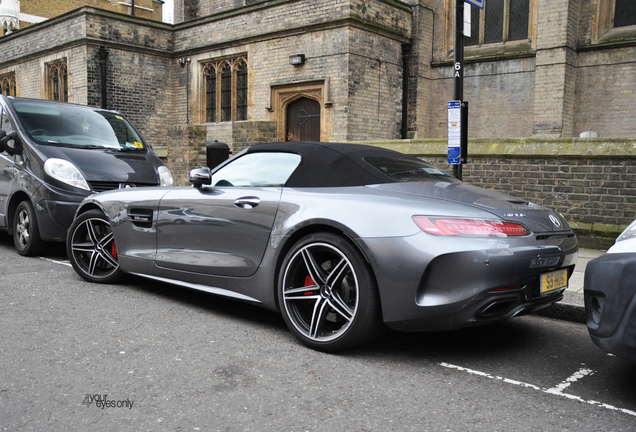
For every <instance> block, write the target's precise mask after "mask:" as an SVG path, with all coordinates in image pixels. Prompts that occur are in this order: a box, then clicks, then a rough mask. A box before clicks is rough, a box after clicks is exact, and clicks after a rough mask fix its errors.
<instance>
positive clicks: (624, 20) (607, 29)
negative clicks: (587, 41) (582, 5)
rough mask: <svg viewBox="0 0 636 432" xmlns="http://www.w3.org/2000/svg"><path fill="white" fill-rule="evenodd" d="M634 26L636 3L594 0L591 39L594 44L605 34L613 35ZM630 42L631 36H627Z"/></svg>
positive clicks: (621, 0)
mask: <svg viewBox="0 0 636 432" xmlns="http://www.w3.org/2000/svg"><path fill="white" fill-rule="evenodd" d="M630 26H636V2H635V1H634V0H595V1H594V23H593V27H592V39H593V41H594V42H597V41H599V39H602V38H603V37H604V36H605V35H606V34H608V33H610V34H615V33H617V32H623V31H624V30H628V31H631V30H632V29H625V27H630ZM628 39H630V40H632V39H633V37H632V36H628Z"/></svg>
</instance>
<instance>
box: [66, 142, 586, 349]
mask: <svg viewBox="0 0 636 432" xmlns="http://www.w3.org/2000/svg"><path fill="white" fill-rule="evenodd" d="M190 181H191V183H192V184H193V187H163V188H161V187H152V188H130V189H122V190H117V191H109V192H103V193H99V194H96V195H92V196H90V197H88V198H86V199H85V200H84V201H83V203H82V204H81V206H80V207H79V209H78V211H77V214H76V217H75V220H74V222H73V224H72V225H71V227H70V229H69V233H68V239H67V251H68V255H69V258H70V261H71V263H72V265H73V267H74V268H75V270H76V271H77V273H79V275H80V276H82V277H83V278H84V279H86V280H88V281H92V282H102V283H114V282H116V281H117V280H118V279H119V278H120V276H122V274H132V275H137V276H142V277H146V278H151V279H154V280H157V281H160V282H165V283H170V284H175V285H179V286H182V287H186V288H193V289H198V290H203V291H207V292H210V293H212V294H217V295H222V296H227V297H232V298H235V299H237V300H241V301H244V302H248V303H252V304H256V305H260V306H262V307H265V308H269V309H272V310H278V311H280V312H281V313H282V315H283V317H284V319H285V322H286V323H287V325H288V327H289V329H290V330H291V332H292V333H293V334H294V335H295V336H296V337H297V338H298V339H299V340H300V341H301V342H302V343H304V344H305V345H307V346H310V347H312V348H314V349H318V350H322V351H339V350H343V349H349V348H352V347H355V346H359V345H362V344H366V343H369V342H370V341H371V340H373V339H374V338H375V337H377V336H378V335H379V334H381V332H382V330H383V329H384V328H386V327H389V328H392V329H396V330H402V331H440V330H452V329H459V328H462V327H467V326H473V325H478V324H486V323H492V322H495V321H500V320H504V319H508V318H511V317H514V316H518V315H522V314H526V313H529V312H531V311H534V310H537V309H540V308H544V307H546V306H549V305H551V304H552V303H554V302H556V301H559V300H560V299H561V298H562V297H563V291H564V290H565V289H566V287H567V284H568V279H569V277H570V276H571V274H572V271H573V269H574V265H575V263H576V259H577V257H578V242H577V239H576V236H575V235H574V233H573V232H572V230H571V228H570V227H569V225H568V224H567V222H566V221H565V220H564V218H563V217H562V216H561V215H559V214H557V213H554V212H553V211H551V210H549V209H547V208H544V207H541V206H539V205H535V204H533V203H530V202H528V201H525V200H522V199H517V198H513V197H511V196H507V195H504V194H501V193H497V192H494V191H491V190H485V189H481V188H478V187H474V186H471V185H468V184H465V183H462V182H460V181H458V180H456V179H454V178H453V177H451V176H449V175H447V174H446V173H445V172H443V171H441V170H439V169H437V168H435V167H433V166H432V165H430V164H428V163H426V162H424V161H422V160H420V159H417V158H414V157H411V156H407V155H404V154H401V153H398V152H394V151H391V150H387V149H382V148H378V147H372V146H365V145H356V144H336V143H316V142H288V143H270V144H258V145H255V146H253V147H250V148H249V149H247V150H245V151H243V152H241V153H238V154H237V155H235V156H234V157H232V158H231V159H229V160H227V161H226V162H224V163H223V164H221V165H220V166H218V167H216V168H214V169H213V170H210V169H209V168H207V167H201V168H197V169H194V170H193V171H192V172H191V173H190Z"/></svg>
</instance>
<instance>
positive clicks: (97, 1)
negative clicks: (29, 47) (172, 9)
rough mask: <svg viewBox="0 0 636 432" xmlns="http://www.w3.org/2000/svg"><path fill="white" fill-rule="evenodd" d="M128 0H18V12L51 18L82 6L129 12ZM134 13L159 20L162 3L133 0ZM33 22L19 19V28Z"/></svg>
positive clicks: (156, 0)
mask: <svg viewBox="0 0 636 432" xmlns="http://www.w3.org/2000/svg"><path fill="white" fill-rule="evenodd" d="M122 3H128V4H130V3H131V2H130V1H127V2H120V1H111V0H28V1H22V2H20V12H21V13H25V14H29V15H34V16H37V17H42V18H53V17H56V16H58V15H62V14H64V13H66V12H69V11H72V10H73V9H77V8H80V7H82V6H93V7H96V8H100V9H106V10H111V11H114V12H119V13H125V14H131V7H130V6H126V5H125V4H122ZM135 6H136V7H135V15H136V16H138V17H141V18H148V19H152V20H155V21H161V19H162V8H163V5H162V3H161V2H160V1H158V0H135ZM32 25H33V24H30V23H27V22H24V21H21V22H20V28H21V29H24V28H27V27H29V26H32Z"/></svg>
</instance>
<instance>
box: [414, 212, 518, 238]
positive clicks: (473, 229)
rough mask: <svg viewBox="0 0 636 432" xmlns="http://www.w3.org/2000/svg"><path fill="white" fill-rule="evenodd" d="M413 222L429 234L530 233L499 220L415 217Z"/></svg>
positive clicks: (511, 235)
mask: <svg viewBox="0 0 636 432" xmlns="http://www.w3.org/2000/svg"><path fill="white" fill-rule="evenodd" d="M413 222H415V224H416V225H417V226H418V227H420V229H421V230H422V231H424V232H426V233H428V234H433V235H443V236H468V237H513V236H525V235H528V234H530V231H529V230H528V229H527V228H526V227H524V226H523V225H521V224H518V223H514V222H504V221H498V220H482V219H454V218H453V219H450V218H432V217H425V216H413Z"/></svg>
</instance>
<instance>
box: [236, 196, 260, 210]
mask: <svg viewBox="0 0 636 432" xmlns="http://www.w3.org/2000/svg"><path fill="white" fill-rule="evenodd" d="M260 203H261V200H260V198H258V197H242V198H239V199H237V200H236V201H234V205H235V206H237V207H240V208H243V209H247V210H249V209H251V208H254V207H256V206H257V205H259V204H260Z"/></svg>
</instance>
